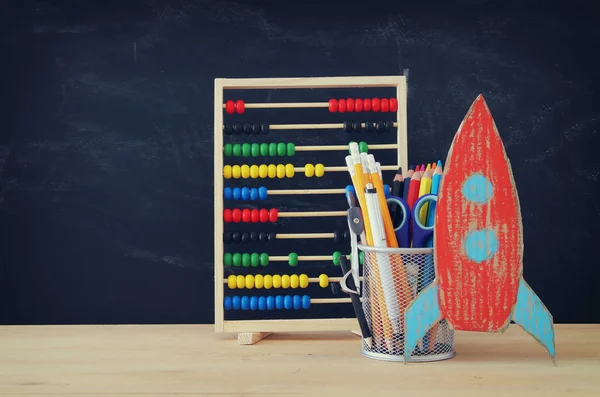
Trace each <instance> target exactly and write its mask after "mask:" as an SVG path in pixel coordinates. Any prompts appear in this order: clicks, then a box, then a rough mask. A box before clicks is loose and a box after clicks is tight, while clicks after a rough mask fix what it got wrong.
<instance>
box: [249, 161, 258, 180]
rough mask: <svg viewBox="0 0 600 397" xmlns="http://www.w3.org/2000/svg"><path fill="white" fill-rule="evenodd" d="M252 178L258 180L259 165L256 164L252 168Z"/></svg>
mask: <svg viewBox="0 0 600 397" xmlns="http://www.w3.org/2000/svg"><path fill="white" fill-rule="evenodd" d="M250 178H252V179H256V178H258V165H256V164H254V165H252V166H250Z"/></svg>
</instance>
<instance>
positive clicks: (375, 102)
mask: <svg viewBox="0 0 600 397" xmlns="http://www.w3.org/2000/svg"><path fill="white" fill-rule="evenodd" d="M371 105H372V107H373V111H374V112H379V111H380V110H381V102H380V101H379V98H373V99H371Z"/></svg>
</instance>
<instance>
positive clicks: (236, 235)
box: [231, 232, 242, 243]
mask: <svg viewBox="0 0 600 397" xmlns="http://www.w3.org/2000/svg"><path fill="white" fill-rule="evenodd" d="M231 239H232V240H233V242H234V243H239V242H240V241H241V240H242V235H241V234H240V232H233V234H232V235H231Z"/></svg>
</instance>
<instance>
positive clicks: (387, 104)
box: [381, 98, 390, 112]
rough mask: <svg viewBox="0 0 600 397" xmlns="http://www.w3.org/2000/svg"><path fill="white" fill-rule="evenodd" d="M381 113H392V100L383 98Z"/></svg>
mask: <svg viewBox="0 0 600 397" xmlns="http://www.w3.org/2000/svg"><path fill="white" fill-rule="evenodd" d="M381 111H382V112H389V111H390V100H389V99H387V98H381Z"/></svg>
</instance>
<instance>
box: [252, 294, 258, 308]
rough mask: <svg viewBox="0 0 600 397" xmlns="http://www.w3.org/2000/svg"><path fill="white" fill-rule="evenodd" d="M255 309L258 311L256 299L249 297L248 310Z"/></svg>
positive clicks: (255, 297)
mask: <svg viewBox="0 0 600 397" xmlns="http://www.w3.org/2000/svg"><path fill="white" fill-rule="evenodd" d="M256 309H258V297H257V296H251V297H250V310H256Z"/></svg>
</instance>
